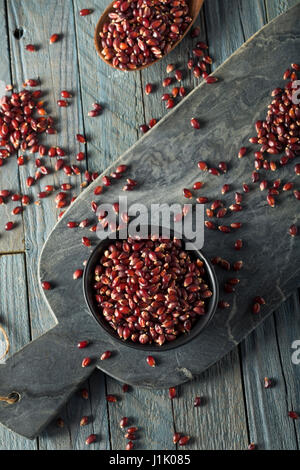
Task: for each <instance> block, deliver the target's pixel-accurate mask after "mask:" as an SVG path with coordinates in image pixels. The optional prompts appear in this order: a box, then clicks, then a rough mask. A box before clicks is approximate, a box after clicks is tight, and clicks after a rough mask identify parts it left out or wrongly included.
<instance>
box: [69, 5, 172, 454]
mask: <svg viewBox="0 0 300 470" xmlns="http://www.w3.org/2000/svg"><path fill="white" fill-rule="evenodd" d="M84 6H85V3H84V1H82V0H80V1H75V2H74V9H75V22H76V31H77V38H78V57H79V65H80V78H81V93H82V101H83V110H84V125H85V130H86V133H87V135H88V136H89V142H88V145H87V148H88V165H89V168H91V169H92V170H93V171H99V172H101V171H103V170H104V169H105V168H106V167H107V166H108V165H109V164H110V163H112V162H113V161H114V160H115V159H116V158H117V157H118V156H119V155H121V154H122V153H123V152H124V151H125V150H126V149H127V148H129V147H130V146H131V145H132V144H133V143H134V142H135V141H136V140H137V139H138V136H139V133H138V126H139V124H141V123H143V121H144V117H143V103H142V90H141V81H140V76H139V74H138V73H129V74H124V73H123V72H118V71H114V70H113V69H111V67H109V66H107V65H106V64H105V63H104V62H102V61H101V60H100V58H99V57H98V55H97V53H96V50H95V49H94V47H93V34H94V27H95V24H96V22H97V21H98V18H99V16H100V15H101V12H102V11H103V10H104V8H105V7H106V6H107V2H106V1H100V2H99V1H97V2H96V1H94V2H90V4H89V7H90V8H93V9H94V13H93V15H91V16H89V17H86V18H81V17H79V16H78V14H77V12H78V11H79V10H80V9H81V8H83V7H84ZM87 42H88V43H89V44H91V47H89V48H86V43H87ZM90 64H93V69H94V70H93V71H92V73H91V68H90V67H89V65H90ZM98 77H100V79H99V78H98ZM94 101H99V102H100V103H101V104H103V105H104V111H103V114H102V115H101V116H100V117H97V118H87V117H86V116H87V112H88V110H89V109H91V104H92V103H93V102H94ZM159 101H160V100H159ZM108 136H109V137H108ZM103 380H104V375H102V374H100V373H98V374H96V373H95V374H94V375H93V377H92V379H91V381H90V393H91V400H92V407H93V410H95V413H93V416H97V420H98V419H99V418H98V416H99V415H100V417H101V415H103V413H104V406H105V407H106V401H105V398H104V395H103V394H102V395H100V397H101V400H100V397H99V383H101V382H102V381H103ZM105 381H106V388H107V393H110V394H114V393H116V394H117V395H118V396H120V397H121V396H122V400H121V401H120V402H118V404H114V403H113V404H109V406H108V413H109V418H110V421H109V428H110V433H109V432H108V429H107V427H106V431H105V429H103V430H102V428H103V424H101V428H100V429H101V431H100V442H99V446H100V448H101V446H102V448H109V446H110V442H109V434H110V436H111V446H112V448H113V449H122V448H125V445H126V443H125V441H126V440H125V439H124V437H123V434H124V432H123V433H122V431H121V429H120V427H119V421H120V419H121V417H122V416H127V415H128V416H129V417H130V416H134V417H135V418H136V419H137V421H139V420H140V418H141V417H143V419H142V420H141V422H140V423H139V424H140V425H141V426H142V427H143V426H144V424H143V423H145V419H144V417H145V409H146V410H147V411H146V417H147V421H148V423H149V426H148V425H147V431H148V434H149V437H146V436H145V433H144V431H142V432H141V439H139V441H138V445H136V447H137V446H138V448H155V449H158V448H159V445H160V442H164V443H165V442H166V439H167V440H168V443H171V441H170V437H166V436H164V433H163V432H162V431H159V429H160V418H161V417H162V416H163V417H164V421H165V422H167V423H168V422H169V421H170V420H172V414H171V408H170V407H169V408H168V409H167V411H166V410H165V406H164V403H163V401H162V400H161V399H160V400H154V403H155V409H156V411H155V413H154V416H156V417H158V419H154V420H153V416H152V413H153V409H152V407H149V406H148V403H149V402H151V400H150V395H151V392H147V391H144V390H134V391H131V393H130V394H127V395H126V396H125V395H124V396H123V395H122V392H121V385H120V384H119V383H118V382H117V381H115V380H114V379H112V378H110V377H106V379H105ZM102 387H103V385H102ZM101 390H102V389H101ZM153 393H154V394H155V392H153ZM152 400H153V397H152ZM146 404H147V406H146ZM102 421H103V420H102ZM153 422H154V424H152V423H153ZM100 423H101V419H100ZM150 423H151V424H150ZM98 427H99V426H98V425H97V423H95V430H96V432H97V428H98ZM103 439H105V440H104V441H103ZM148 439H149V440H148ZM95 445H96V446H97V444H95ZM103 446H104V447H103ZM165 446H166V447H168V446H167V444H165ZM96 448H98V446H97V447H96Z"/></svg>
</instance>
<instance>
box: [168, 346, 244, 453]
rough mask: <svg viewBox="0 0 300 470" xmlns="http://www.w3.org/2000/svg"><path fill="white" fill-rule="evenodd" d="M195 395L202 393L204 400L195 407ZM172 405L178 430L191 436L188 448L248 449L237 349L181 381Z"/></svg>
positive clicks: (200, 395)
mask: <svg viewBox="0 0 300 470" xmlns="http://www.w3.org/2000/svg"><path fill="white" fill-rule="evenodd" d="M196 396H199V397H201V400H202V404H201V405H200V406H199V407H196V408H195V407H194V399H195V397H196ZM173 408H174V416H175V427H176V431H177V432H180V433H182V434H183V435H186V434H187V435H190V436H191V442H190V444H189V449H199V450H243V449H246V448H247V444H248V436H247V423H246V414H245V409H244V399H243V390H242V383H241V379H240V365H239V360H238V353H237V350H235V351H234V352H232V353H230V354H228V355H227V356H225V358H223V359H222V361H219V362H218V363H217V364H215V365H214V366H213V367H210V368H209V369H208V370H207V371H205V372H204V373H203V374H201V376H199V377H197V379H196V380H193V381H191V382H189V383H187V384H184V385H181V386H180V387H179V391H178V398H176V399H174V400H173ZM212 429H213V432H212V433H211V432H210V430H212ZM179 449H180V447H179Z"/></svg>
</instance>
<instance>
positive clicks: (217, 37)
mask: <svg viewBox="0 0 300 470" xmlns="http://www.w3.org/2000/svg"><path fill="white" fill-rule="evenodd" d="M295 3H297V2H296V1H275V0H274V1H273V0H269V1H266V2H263V1H259V0H258V1H255V2H254V1H252V0H251V2H249V0H242V1H237V0H230V1H229V0H228V1H224V0H218V1H217V0H207V1H206V3H205V7H204V9H203V11H202V13H201V15H200V18H199V23H200V24H201V26H202V36H203V39H207V41H208V44H209V46H210V53H211V55H212V56H213V57H214V59H215V65H219V64H221V63H222V62H223V61H224V60H225V59H226V58H227V57H228V56H229V55H230V54H231V53H232V52H234V51H235V50H236V49H237V48H238V47H239V46H240V45H241V44H242V43H243V42H244V41H245V40H246V39H247V38H248V37H249V36H251V35H252V34H253V33H254V32H255V31H256V30H258V29H259V28H260V27H261V26H262V25H263V24H264V23H266V22H267V21H269V20H270V19H272V18H274V17H275V16H277V15H278V14H279V13H281V12H282V11H285V10H286V9H287V8H288V7H289V6H292V5H293V4H295ZM106 4H107V2H105V1H97V2H92V1H91V2H89V6H90V7H94V9H95V13H94V14H93V15H91V16H89V17H86V18H84V19H83V18H80V17H79V15H78V10H79V9H80V8H82V7H84V6H85V3H84V2H83V1H82V0H81V1H74V2H71V1H64V2H60V1H54V0H51V1H49V2H47V4H46V2H36V1H33V0H27V1H26V2H25V1H20V0H19V1H14V0H11V1H9V2H5V1H3V0H2V1H1V2H0V14H1V18H2V22H1V26H0V28H1V30H2V31H1V32H2V37H3V38H7V43H6V44H7V48H6V49H5V47H3V54H2V59H1V65H2V63H3V67H1V70H0V79H2V80H4V81H5V83H10V82H13V83H19V84H20V83H22V81H23V79H24V78H29V76H36V75H40V76H41V77H42V79H43V89H48V90H49V107H50V108H51V107H52V109H53V113H54V114H55V113H58V112H59V113H60V114H61V116H60V118H61V122H62V128H63V130H65V129H66V128H68V134H67V133H66V132H65V131H64V132H61V133H60V134H58V136H57V137H55V139H54V142H58V145H61V146H63V147H65V148H69V149H70V155H73V156H74V154H75V152H76V150H77V149H76V148H74V139H73V138H72V136H73V135H74V134H75V133H76V132H77V131H78V130H83V129H84V130H85V132H86V134H87V136H88V137H89V141H90V142H91V143H89V144H88V159H87V162H86V166H87V167H88V168H89V169H91V170H94V171H96V170H97V171H101V170H104V169H105V168H106V166H107V165H108V164H109V163H110V162H112V161H113V160H114V159H115V158H116V157H117V156H119V155H120V154H121V153H123V152H124V151H125V150H126V149H128V148H129V147H130V146H131V145H132V144H133V143H134V142H135V141H136V140H137V138H138V137H139V132H138V130H137V128H138V125H139V124H140V123H143V122H145V121H147V120H149V118H151V117H160V116H162V115H163V114H165V111H164V107H163V105H162V104H160V101H159V96H157V95H155V94H153V95H150V96H149V97H145V96H144V91H143V90H144V84H145V83H147V82H148V81H151V82H154V83H155V82H157V81H158V77H161V78H162V77H164V75H165V65H166V63H168V62H171V61H174V62H176V63H182V62H186V60H187V57H188V50H189V48H190V47H191V40H190V39H188V38H187V39H186V40H185V41H184V42H183V43H182V45H180V47H179V48H178V49H176V51H174V52H173V53H172V56H170V57H169V58H168V59H165V60H164V61H161V62H160V63H158V64H157V65H155V67H153V68H149V69H147V70H145V71H143V72H141V73H139V74H129V75H128V76H126V78H125V75H124V74H121V73H118V74H113V75H112V74H111V71H110V69H109V68H108V67H107V66H106V65H105V64H103V63H102V62H101V61H100V60H98V59H97V57H96V52H95V51H94V50H93V49H92V48H89V47H87V44H88V43H91V44H92V39H93V28H94V25H95V23H96V21H97V19H98V16H99V14H100V12H101V11H102V9H104V7H105V6H106ZM16 27H22V28H23V30H24V35H23V37H22V38H21V40H19V41H18V40H16V39H15V38H14V36H13V32H14V30H15V28H16ZM53 32H62V33H63V36H64V37H63V41H61V42H59V43H57V44H55V45H53V46H51V47H49V46H48V40H49V36H50V35H51V34H52V33H53ZM30 42H33V43H37V44H40V45H41V49H40V51H39V53H38V54H37V55H35V54H28V53H26V52H24V44H26V43H30ZM172 57H173V58H172ZM49 59H50V60H49ZM2 61H3V62H2ZM74 70H75V71H76V70H77V72H78V73H74ZM185 83H186V85H187V87H189V88H190V89H191V88H192V87H193V86H194V85H195V84H196V80H195V81H194V80H193V79H192V80H187V79H186V81H185ZM63 88H67V89H70V90H72V91H73V93H74V104H73V108H72V110H73V112H72V113H68V112H66V110H62V111H57V108H56V106H55V102H56V99H57V98H58V93H59V91H60V90H61V89H63ZM95 100H99V101H100V102H102V103H104V104H105V105H106V110H105V113H103V116H101V118H99V119H95V120H91V119H88V118H86V115H87V111H88V109H90V105H91V103H92V102H93V101H95ZM68 135H69V137H68ZM56 139H57V140H56ZM77 151H78V150H77ZM73 158H74V157H73ZM9 165H10V166H8V165H7V166H6V167H5V173H4V171H1V172H0V183H1V186H2V185H3V184H5V183H4V182H5V181H6V179H7V174H8V173H7V172H8V171H9V172H10V185H12V186H14V188H15V190H18V189H19V188H20V189H19V190H20V191H22V189H23V190H24V181H25V178H26V176H27V175H28V172H30V166H26V167H25V168H23V169H22V172H19V174H18V171H17V168H16V165H15V162H14V161H13V159H11V161H10V162H9ZM4 175H5V176H4ZM51 180H52V181H54V183H55V184H56V185H57V184H58V179H57V176H56V175H55V176H49V177H48V178H47V182H49V184H51V183H50V181H51ZM62 180H64V178H62ZM44 181H45V180H44ZM44 181H43V184H44ZM74 184H75V178H74ZM77 186H78V182H77ZM8 210H9V208H8ZM56 212H57V211H56V210H55V208H54V203H53V201H52V200H50V199H49V200H46V201H45V202H44V201H43V204H42V206H41V207H40V208H38V207H36V206H29V208H28V210H26V211H25V213H24V216H23V223H22V224H20V226H19V227H18V231H15V232H14V234H13V235H12V237H7V236H3V237H1V239H0V251H1V253H5V256H2V257H1V258H0V273H1V287H0V289H1V297H0V318H1V324H3V326H5V327H6V329H7V330H8V333H9V338H10V341H11V343H12V346H11V352H14V351H16V350H18V349H20V347H21V346H22V345H23V344H25V343H27V342H28V340H29V339H31V338H36V337H38V336H39V335H41V334H42V333H43V332H44V331H46V330H48V329H49V328H50V327H51V326H53V325H54V319H53V317H52V315H50V313H49V312H48V311H47V307H46V306H45V303H44V301H43V299H41V296H40V291H39V288H38V282H37V270H36V266H37V257H38V254H39V252H40V250H41V247H42V245H43V243H44V240H45V238H46V237H47V234H48V233H49V231H50V230H51V228H52V226H53V225H54V223H55V221H56V217H57V213H56ZM8 213H9V212H8ZM2 214H3V212H1V220H2ZM3 219H4V220H7V214H5V215H3ZM23 234H24V235H23ZM23 238H24V243H23ZM25 273H26V274H25ZM3 279H5V282H4V281H3ZM16 283H17V287H16ZM297 314H298V318H299V297H298V295H297V294H296V293H295V295H294V296H293V298H291V299H289V300H288V301H287V302H286V303H285V304H284V305H283V306H282V307H281V308H280V309H279V311H277V312H276V313H275V314H274V316H272V318H270V319H268V320H267V321H266V322H265V323H264V324H263V325H262V326H261V327H259V328H258V329H257V330H256V331H255V332H254V333H253V334H252V335H251V336H250V337H248V338H247V339H246V341H244V343H243V344H242V345H241V347H240V348H236V349H235V350H234V351H233V352H232V353H230V354H229V355H228V356H227V357H226V358H224V359H223V360H221V361H220V362H219V363H218V364H217V365H215V366H214V367H212V368H210V369H209V370H208V371H206V372H205V373H204V374H202V376H201V377H199V378H198V379H197V380H194V381H193V382H191V383H189V384H186V385H184V386H182V387H180V391H179V397H178V399H176V400H174V401H173V402H170V400H169V399H168V398H167V396H166V395H167V394H166V392H165V391H158V392H157V391H145V390H142V389H138V388H130V390H129V392H128V393H127V395H125V394H123V393H122V391H121V385H120V384H119V383H118V382H116V381H115V380H113V379H111V378H109V377H105V376H104V375H103V374H102V373H100V372H99V371H96V372H95V373H94V375H93V376H92V378H91V379H90V380H89V382H88V383H87V384H86V387H87V388H88V389H89V391H90V398H89V400H83V399H82V398H81V397H80V395H79V394H77V395H75V396H74V397H73V398H72V399H71V400H70V402H69V403H68V405H67V406H66V407H65V409H64V410H63V411H62V413H61V417H62V418H63V420H64V422H65V426H64V427H63V428H61V427H59V426H58V425H57V422H56V421H55V422H54V423H52V424H51V425H49V426H48V428H47V430H46V431H45V432H44V433H43V435H42V436H41V437H40V438H38V439H37V440H36V441H33V442H30V441H28V440H26V439H23V438H21V437H19V436H17V435H15V434H14V433H11V432H9V431H7V430H6V429H4V428H2V427H1V428H0V448H1V449H20V448H21V449H22V448H23V449H33V448H39V449H72V448H73V449H84V448H85V445H84V440H85V437H86V436H87V435H88V434H89V433H90V432H95V433H97V434H99V439H98V441H97V443H96V444H95V445H94V446H93V447H94V448H95V449H109V448H112V449H122V448H124V446H125V442H124V441H125V440H124V437H123V435H122V432H121V431H120V428H119V426H118V422H119V420H120V417H122V416H129V417H132V422H133V423H135V424H137V425H138V426H139V427H140V428H141V432H140V436H141V438H140V439H139V440H138V441H137V444H136V448H145V449H173V448H174V446H173V444H172V439H171V438H172V432H173V429H176V430H178V431H180V432H184V433H187V434H190V435H191V436H192V437H193V439H192V440H191V444H190V446H189V448H191V449H193V448H194V449H244V448H246V447H247V443H248V442H249V441H250V442H252V441H253V442H256V443H257V444H258V447H259V448H260V449H297V448H298V447H299V425H298V423H297V422H296V423H295V424H294V423H293V422H291V420H290V419H289V418H288V417H287V411H288V410H290V409H298V410H299V406H300V405H299V366H294V365H293V364H292V363H291V352H292V351H291V344H292V342H293V340H295V339H299V337H300V334H299V333H300V332H299V321H298V325H297ZM265 376H270V377H272V378H274V380H276V387H274V388H273V389H271V390H267V391H266V390H264V389H263V387H262V380H263V378H264V377H265ZM106 393H116V394H117V395H118V396H120V398H121V400H120V401H119V402H118V404H117V405H115V404H109V405H107V403H106V402H105V400H104V397H105V394H106ZM196 395H200V396H202V397H204V399H205V400H204V403H203V406H202V407H200V408H198V409H194V408H193V399H194V397H195V396H196ZM297 407H298V408H297ZM84 414H88V415H90V416H93V419H92V421H91V424H90V425H89V426H88V427H85V428H80V427H79V420H80V417H81V416H82V415H84ZM208 431H209V432H208Z"/></svg>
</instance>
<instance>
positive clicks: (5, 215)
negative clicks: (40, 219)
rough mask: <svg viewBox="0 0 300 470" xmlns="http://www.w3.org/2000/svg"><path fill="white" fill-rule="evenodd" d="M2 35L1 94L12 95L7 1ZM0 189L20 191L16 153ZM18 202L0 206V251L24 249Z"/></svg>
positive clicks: (0, 7)
mask: <svg viewBox="0 0 300 470" xmlns="http://www.w3.org/2000/svg"><path fill="white" fill-rule="evenodd" d="M0 18H1V22H0V37H1V39H2V48H1V49H2V50H1V63H0V96H3V95H8V96H9V95H10V93H8V92H6V90H5V86H6V85H8V84H11V83H12V77H11V70H10V50H9V40H11V33H12V32H11V31H10V34H9V37H8V34H7V28H8V25H7V17H6V1H5V0H1V1H0ZM0 189H9V190H10V191H12V192H20V184H19V176H18V165H17V161H16V158H15V154H14V155H12V156H10V158H8V159H6V160H4V165H3V166H1V168H0ZM15 205H16V204H15V203H13V202H11V201H10V198H8V199H7V204H5V205H2V206H0V231H1V237H0V252H1V253H8V252H11V251H23V250H24V240H23V238H24V236H23V220H22V217H20V216H13V215H11V211H12V209H13V207H14V206H15ZM8 221H13V222H16V223H17V225H16V227H15V229H14V230H12V231H11V232H5V231H4V226H5V224H6V222H8Z"/></svg>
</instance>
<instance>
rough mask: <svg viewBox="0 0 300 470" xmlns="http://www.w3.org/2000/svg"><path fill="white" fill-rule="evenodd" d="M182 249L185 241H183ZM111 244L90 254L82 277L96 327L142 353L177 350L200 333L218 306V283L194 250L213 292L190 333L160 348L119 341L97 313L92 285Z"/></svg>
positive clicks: (200, 253)
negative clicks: (98, 265) (100, 261)
mask: <svg viewBox="0 0 300 470" xmlns="http://www.w3.org/2000/svg"><path fill="white" fill-rule="evenodd" d="M182 241H183V247H184V242H185V240H184V239H183V240H182ZM112 242H113V240H110V239H106V240H102V241H101V242H100V243H99V244H98V245H97V246H96V248H95V249H94V251H93V252H92V254H91V256H90V258H89V260H88V262H87V264H86V267H85V271H84V276H83V289H84V296H85V300H86V302H87V305H88V307H89V310H90V312H91V314H92V315H93V317H94V318H95V320H96V322H97V323H98V325H99V326H100V327H101V328H102V329H103V330H104V331H105V332H106V333H107V334H108V335H109V336H110V337H111V338H113V339H114V340H115V341H118V342H121V343H122V344H124V345H125V346H128V347H130V348H135V349H140V350H143V351H152V352H154V351H155V352H159V351H166V350H169V349H174V348H178V347H180V346H182V345H184V344H186V343H188V342H189V341H191V340H192V339H193V338H195V337H196V336H198V335H199V334H200V332H201V331H203V329H204V328H205V327H206V326H207V325H208V323H209V322H210V320H211V319H212V317H213V316H214V314H215V311H216V309H217V304H218V298H219V286H218V281H217V278H216V274H215V271H214V268H213V267H212V265H211V263H210V261H209V260H208V259H207V258H206V256H205V255H204V254H203V253H202V252H201V251H200V250H197V249H196V248H195V249H194V250H192V251H191V250H190V251H189V254H190V255H191V257H192V258H194V259H195V258H200V259H201V260H202V261H204V264H205V269H206V273H207V283H208V285H209V288H210V290H211V291H212V292H213V295H212V297H211V298H210V299H209V302H208V310H207V313H206V314H205V315H202V316H199V318H198V320H197V322H196V323H195V324H194V325H193V327H192V329H191V331H190V332H189V333H185V334H182V335H180V336H179V337H178V338H177V339H176V340H174V341H170V342H168V343H167V342H166V343H164V344H163V345H162V346H159V345H157V344H155V343H153V344H140V343H134V342H133V341H130V340H129V339H128V340H127V341H125V340H123V339H121V338H120V337H119V336H118V334H117V333H116V332H115V331H114V330H113V329H112V328H111V326H110V325H109V324H108V323H107V321H106V320H105V319H104V318H103V317H102V315H101V313H100V312H99V307H97V303H96V301H95V294H94V290H93V287H92V286H93V284H94V270H95V267H96V265H97V264H99V259H100V258H101V256H102V254H103V252H104V251H105V250H106V249H107V247H108V246H109V245H110V244H111V243H112Z"/></svg>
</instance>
